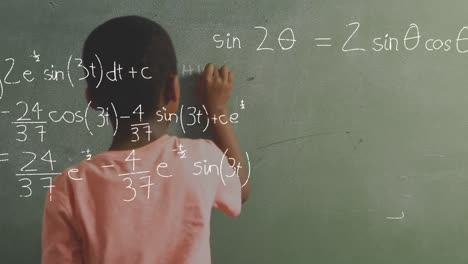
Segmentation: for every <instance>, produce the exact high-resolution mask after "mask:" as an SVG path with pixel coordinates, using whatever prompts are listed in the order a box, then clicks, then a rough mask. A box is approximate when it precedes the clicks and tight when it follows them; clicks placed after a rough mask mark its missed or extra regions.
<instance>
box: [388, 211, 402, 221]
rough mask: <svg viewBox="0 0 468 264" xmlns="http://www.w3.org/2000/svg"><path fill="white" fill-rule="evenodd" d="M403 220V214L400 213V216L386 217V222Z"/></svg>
mask: <svg viewBox="0 0 468 264" xmlns="http://www.w3.org/2000/svg"><path fill="white" fill-rule="evenodd" d="M404 218H405V212H403V211H401V216H387V219H388V220H403V219H404Z"/></svg>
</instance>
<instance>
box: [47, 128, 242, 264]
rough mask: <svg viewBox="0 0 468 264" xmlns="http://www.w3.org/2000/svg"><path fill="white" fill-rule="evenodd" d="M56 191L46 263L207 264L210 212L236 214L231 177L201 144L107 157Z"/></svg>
mask: <svg viewBox="0 0 468 264" xmlns="http://www.w3.org/2000/svg"><path fill="white" fill-rule="evenodd" d="M220 167H222V168H221V169H219V168H220ZM53 185H55V187H53V188H52V192H48V194H47V196H46V199H45V208H44V216H43V230H42V232H43V233H42V263H43V264H54V263H57V264H68V263H86V264H106V263H112V264H120V263H122V264H123V263H128V264H156V263H164V264H172V263H177V264H183V263H190V264H198V263H199V264H208V263H211V254H210V218H211V210H212V208H213V207H214V208H218V209H220V210H222V211H224V212H225V213H226V214H227V215H228V216H231V217H234V216H237V215H239V214H240V211H241V185H240V181H239V178H238V176H237V174H236V173H235V170H234V169H233V168H232V167H230V166H229V163H228V161H227V158H226V157H224V155H223V153H222V152H221V150H220V149H219V148H217V147H216V145H215V144H214V143H213V142H211V141H209V140H203V139H197V140H193V139H182V138H178V137H175V136H169V135H164V136H162V137H160V138H159V139H157V140H156V141H154V142H151V143H150V144H148V145H145V146H143V147H141V148H138V149H135V150H134V151H132V150H124V151H107V152H104V153H101V154H98V155H96V156H94V157H93V158H92V159H91V160H88V161H82V162H80V163H79V164H77V165H76V166H73V167H70V168H67V169H66V170H64V171H63V172H62V174H60V175H58V176H57V177H56V178H55V179H54V182H53ZM50 199H52V200H51V201H50Z"/></svg>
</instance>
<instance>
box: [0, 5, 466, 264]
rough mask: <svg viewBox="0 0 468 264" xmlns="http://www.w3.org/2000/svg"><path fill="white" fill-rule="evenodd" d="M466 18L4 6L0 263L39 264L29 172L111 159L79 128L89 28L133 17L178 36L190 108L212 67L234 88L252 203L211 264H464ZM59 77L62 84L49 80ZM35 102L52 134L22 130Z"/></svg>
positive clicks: (228, 224)
mask: <svg viewBox="0 0 468 264" xmlns="http://www.w3.org/2000/svg"><path fill="white" fill-rule="evenodd" d="M467 10H468V3H467V2H466V1H461V0H453V1H435V0H427V1H403V0H394V1H383V0H378V1H362V0H346V1H345V0H341V1H323V0H317V1H305V0H302V1H278V0H274V1H272V0H268V1H266V0H255V1H253V0H249V1H214V0H208V1H148V0H144V1H129V0H116V1H91V0H82V1H63V0H51V1H25V0H14V1H13V0H4V1H1V2H0V20H1V21H2V23H1V26H0V27H1V31H0V32H1V35H2V40H1V42H0V54H1V56H0V77H1V87H0V88H1V99H0V112H1V114H0V126H1V132H0V133H1V137H0V160H1V162H0V171H1V175H0V190H1V191H0V209H1V213H0V234H1V235H0V262H1V263H39V261H40V246H41V240H40V239H41V218H42V210H43V205H44V199H45V193H46V190H47V188H45V186H47V185H48V184H49V182H48V177H53V175H52V174H48V175H46V174H44V175H42V176H41V175H25V174H28V173H26V172H25V170H24V168H25V167H24V166H26V165H28V164H29V162H31V160H32V159H33V158H35V159H36V160H37V162H35V163H33V164H29V166H30V168H33V167H31V166H35V167H34V168H37V170H38V171H44V173H45V172H49V171H51V170H50V168H49V167H48V164H47V162H44V161H43V160H42V162H41V159H45V160H48V159H49V158H50V156H49V155H48V151H50V152H49V154H51V155H52V156H53V157H52V159H55V160H57V162H56V163H55V164H54V168H53V169H54V172H60V170H62V169H63V168H65V167H67V166H69V165H72V164H74V163H76V162H78V161H80V160H82V159H84V158H86V154H87V152H86V151H87V150H88V149H89V150H90V152H91V153H93V154H96V153H99V152H101V151H104V150H106V149H107V148H108V146H109V143H110V140H111V134H112V130H111V128H110V127H109V126H104V127H103V128H97V126H96V124H97V123H98V122H99V117H98V116H97V114H96V113H95V112H90V113H88V114H89V116H90V117H89V120H88V122H89V123H90V124H89V128H88V127H87V126H86V125H85V124H84V122H78V120H77V119H79V115H84V114H85V111H86V108H87V103H86V101H85V98H84V90H85V82H84V81H78V80H77V79H78V76H81V74H83V71H82V69H80V68H79V67H76V65H77V64H78V62H79V60H78V59H79V58H80V56H81V48H82V45H83V41H84V40H85V38H86V36H87V35H88V34H89V32H90V31H91V30H92V29H94V28H95V27H96V26H97V25H99V24H101V23H102V22H104V21H105V20H108V19H110V18H113V17H116V16H121V15H130V14H136V15H140V16H144V17H147V18H151V19H154V20H155V21H157V22H158V23H160V24H161V25H163V26H164V27H165V28H166V29H167V30H168V32H170V34H171V36H172V38H173V40H174V44H175V47H176V51H177V55H178V67H179V75H180V76H181V79H182V84H183V93H184V95H185V97H186V100H187V101H190V94H192V92H193V78H191V76H193V73H196V72H197V71H198V69H199V67H203V65H204V64H206V63H208V62H212V63H216V64H218V65H222V64H224V63H225V64H227V65H229V66H230V67H231V68H232V70H233V72H234V73H235V76H236V77H235V78H236V79H235V87H234V90H233V96H232V99H231V102H230V108H231V109H232V110H233V111H237V112H238V113H239V124H237V125H236V127H235V128H236V131H237V133H238V135H239V139H240V142H241V145H242V147H243V148H244V150H245V151H247V152H248V153H249V154H250V161H251V169H252V174H251V179H250V182H251V185H252V193H251V198H250V200H249V201H248V202H247V203H246V204H245V205H244V207H243V212H242V214H241V216H239V217H238V218H235V219H231V218H228V217H225V216H224V215H222V214H221V213H219V212H216V213H215V214H214V216H213V219H212V234H211V247H212V255H213V262H214V263H226V264H228V263H332V264H334V263H380V264H384V263H389V264H390V263H426V264H430V263H434V264H435V263H451V264H456V263H467V262H468V253H467V247H468V221H467V219H468V209H467V206H466V201H467V200H468V168H467V165H466V164H467V161H468V75H467V74H466V73H467V71H468V53H466V51H467V50H468V40H465V38H468V28H465V27H467V26H468V16H467V12H466V11H467ZM70 64H71V65H72V67H69V66H70ZM52 65H53V66H52ZM28 70H29V71H30V73H29V74H28V72H26V71H28ZM44 70H46V72H45V73H44ZM54 70H55V71H54ZM57 70H60V71H63V75H64V79H63V80H59V81H54V80H44V77H46V78H48V77H51V78H52V77H57V76H56V74H55V73H56V71H57ZM68 75H71V77H70V79H71V80H72V81H74V82H73V84H72V81H70V80H69V76H68ZM32 76H35V80H34V81H31V82H29V81H28V80H30V78H31V77H32ZM58 76H59V77H61V76H60V74H58ZM52 79H53V78H52ZM15 81H20V83H16V84H15V83H14V82H15ZM36 103H39V106H40V107H39V108H40V109H43V112H41V114H42V115H43V118H42V119H41V120H39V121H37V120H36V121H37V122H46V124H45V123H28V124H27V125H25V123H24V122H22V123H21V122H20V121H21V117H22V116H23V115H24V114H25V113H26V112H27V116H26V117H34V116H35V114H37V112H35V109H37V106H36V108H35V105H36ZM51 111H52V112H53V114H52V117H53V118H55V120H57V119H59V118H60V117H61V116H62V115H63V116H65V117H64V119H63V120H61V121H57V122H55V121H52V120H51V119H49V117H48V114H50V112H51ZM67 111H68V112H69V113H66V114H65V112H67ZM77 111H81V112H80V113H79V115H78V116H77V115H76V112H77ZM74 113H75V114H74ZM26 117H25V118H26ZM68 118H69V119H68ZM18 119H20V121H18ZM70 119H74V120H73V122H71V121H70ZM31 120H32V121H34V120H35V119H31ZM67 120H68V121H70V122H68V121H67ZM23 121H24V120H23ZM32 121H31V122H32ZM75 121H76V122H75ZM41 126H42V127H43V129H44V130H45V131H46V133H45V134H44V133H40V132H41V131H42V130H41ZM25 129H27V131H23V130H25ZM90 130H91V131H92V134H93V135H91V134H90ZM172 131H173V133H175V134H178V135H183V131H182V130H181V127H178V126H174V127H173V128H172ZM23 133H26V134H27V139H25V138H24V136H25V135H24V134H23ZM197 135H200V134H195V136H197ZM41 136H43V142H41ZM192 136H194V135H192ZM31 153H32V154H31ZM22 169H23V170H22ZM31 174H34V173H31ZM25 186H26V187H25Z"/></svg>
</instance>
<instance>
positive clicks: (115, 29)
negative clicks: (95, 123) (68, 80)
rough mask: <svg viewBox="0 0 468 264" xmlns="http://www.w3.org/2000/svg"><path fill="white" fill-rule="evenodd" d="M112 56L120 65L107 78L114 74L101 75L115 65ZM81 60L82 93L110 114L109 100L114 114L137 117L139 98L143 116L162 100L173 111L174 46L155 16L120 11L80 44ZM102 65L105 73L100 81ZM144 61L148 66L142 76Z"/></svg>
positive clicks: (175, 94) (175, 83)
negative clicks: (83, 85) (84, 79)
mask: <svg viewBox="0 0 468 264" xmlns="http://www.w3.org/2000/svg"><path fill="white" fill-rule="evenodd" d="M98 58H99V60H98ZM114 62H115V64H116V66H117V68H118V66H119V64H120V66H121V68H122V70H120V76H121V78H122V80H120V76H119V72H118V71H117V74H116V75H117V81H111V80H109V78H107V77H110V78H113V76H112V74H110V75H109V76H106V75H105V74H106V72H109V71H112V70H113V69H114ZM83 64H84V66H85V67H86V69H87V70H88V71H89V76H88V77H87V79H86V81H87V83H88V87H87V91H86V95H87V99H88V101H91V102H92V104H91V105H92V106H93V108H97V107H103V108H104V109H108V112H109V114H110V115H113V114H114V111H113V109H112V106H111V103H112V104H113V105H114V107H115V108H116V110H117V114H118V115H119V116H121V115H126V116H130V117H132V118H133V117H136V116H135V115H134V114H132V113H133V112H134V111H135V109H136V108H137V107H138V106H139V105H140V104H141V106H142V111H143V112H144V113H145V115H146V116H149V115H151V114H153V115H154V113H155V110H156V109H157V108H158V107H162V106H165V107H166V108H168V110H169V111H173V112H175V111H177V107H178V100H179V83H178V78H177V62H176V55H175V51H174V47H173V45H172V41H171V39H170V37H169V34H168V33H167V32H166V31H165V30H164V29H163V28H162V27H161V26H160V25H159V24H157V23H156V22H154V21H152V20H149V19H146V18H143V17H138V16H125V17H118V18H114V19H111V20H109V21H107V22H105V23H104V24H102V25H100V26H98V27H97V28H96V29H94V30H93V31H92V32H91V34H90V35H89V36H88V38H87V39H86V42H85V44H84V48H83ZM101 65H102V70H103V73H104V76H102V80H101V83H99V82H100V79H101V76H100V75H101V73H100V72H101ZM92 66H93V67H95V69H94V76H93V75H92V72H91V70H92ZM132 67H133V68H134V71H135V72H136V73H134V77H132V73H130V71H131V69H132ZM145 67H148V68H147V69H145V70H144V71H143V76H142V74H141V71H142V69H144V68H145ZM87 70H85V74H86V71H87ZM117 70H118V69H117ZM148 77H151V79H147V78H148ZM98 85H99V87H98ZM137 112H138V110H137Z"/></svg>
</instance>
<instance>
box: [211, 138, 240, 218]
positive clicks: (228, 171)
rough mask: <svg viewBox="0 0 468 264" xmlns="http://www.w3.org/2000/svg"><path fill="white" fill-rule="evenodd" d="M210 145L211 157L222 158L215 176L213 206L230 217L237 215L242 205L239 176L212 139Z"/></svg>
mask: <svg viewBox="0 0 468 264" xmlns="http://www.w3.org/2000/svg"><path fill="white" fill-rule="evenodd" d="M210 145H211V148H210V155H212V156H213V157H212V158H213V159H214V160H218V161H220V160H221V159H222V160H223V162H222V171H220V175H217V177H215V178H216V180H215V181H216V182H215V188H216V190H215V198H214V203H213V207H214V208H216V209H218V210H221V211H223V212H224V213H225V214H226V215H228V216H230V217H235V216H238V215H239V214H240V212H241V207H242V198H241V191H242V187H241V184H240V180H239V176H238V175H237V173H236V171H235V169H234V168H233V167H231V165H230V164H229V162H228V159H227V157H224V158H223V156H224V153H223V152H221V150H220V149H219V148H218V147H217V146H216V145H215V144H214V143H213V142H212V141H210Z"/></svg>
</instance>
